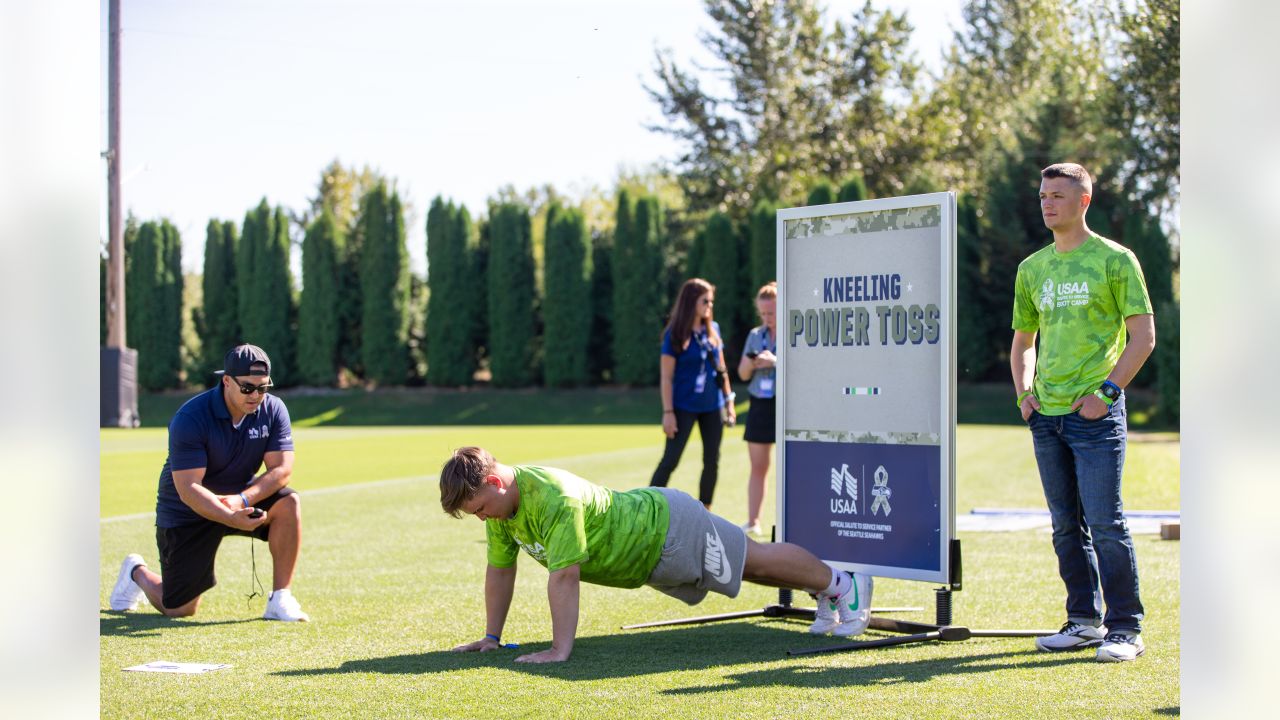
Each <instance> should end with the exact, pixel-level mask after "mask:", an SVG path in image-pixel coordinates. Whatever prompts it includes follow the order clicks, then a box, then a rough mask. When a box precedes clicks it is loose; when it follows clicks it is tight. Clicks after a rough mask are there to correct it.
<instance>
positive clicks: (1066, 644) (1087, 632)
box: [1036, 620, 1107, 652]
mask: <svg viewBox="0 0 1280 720" xmlns="http://www.w3.org/2000/svg"><path fill="white" fill-rule="evenodd" d="M1106 634H1107V628H1106V626H1100V627H1094V626H1092V625H1081V624H1080V623H1078V622H1072V621H1071V620H1068V621H1066V622H1065V623H1063V624H1062V629H1061V630H1059V631H1058V632H1057V633H1056V634H1054V635H1045V636H1043V637H1038V638H1036V649H1037V650H1039V651H1041V652H1064V651H1067V650H1082V649H1084V648H1091V647H1097V646H1098V645H1101V644H1102V638H1103V637H1104V636H1105V635H1106Z"/></svg>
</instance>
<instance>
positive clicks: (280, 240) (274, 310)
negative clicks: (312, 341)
mask: <svg viewBox="0 0 1280 720" xmlns="http://www.w3.org/2000/svg"><path fill="white" fill-rule="evenodd" d="M288 223H289V220H288V218H287V217H286V216H285V214H284V210H283V209H281V208H276V209H275V210H274V211H273V210H272V209H271V206H270V205H268V204H267V200H266V198H263V199H262V201H261V202H259V203H258V206H257V207H256V208H254V209H253V210H250V211H249V212H248V213H247V214H246V215H245V218H244V233H243V236H242V237H241V238H240V242H239V245H238V247H237V252H236V292H237V297H236V302H237V305H239V307H240V330H241V337H240V338H239V341H240V342H247V343H252V344H254V345H257V346H259V347H261V348H262V349H263V350H265V351H266V352H267V354H268V355H269V356H271V381H272V382H273V383H274V384H276V385H290V384H292V383H293V382H294V380H295V375H296V372H295V370H294V354H295V346H294V324H295V322H296V317H297V312H296V311H295V310H294V307H293V303H294V300H293V275H292V274H291V273H290V272H289V249H290V244H289V225H288ZM224 352H225V348H224Z"/></svg>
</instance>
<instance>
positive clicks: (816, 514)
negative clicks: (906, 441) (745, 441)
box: [784, 440, 942, 572]
mask: <svg viewBox="0 0 1280 720" xmlns="http://www.w3.org/2000/svg"><path fill="white" fill-rule="evenodd" d="M786 443H787V449H786V464H787V467H786V477H787V502H786V537H785V538H784V539H785V540H786V541H787V542H792V543H797V544H799V545H801V546H803V547H805V548H807V549H808V550H809V551H810V552H812V553H814V554H815V555H817V556H818V557H820V558H822V559H823V560H833V561H838V562H849V563H864V564H868V565H886V566H891V567H901V568H913V569H917V570H924V571H932V572H937V571H939V570H940V568H939V567H938V565H939V561H940V558H941V553H940V550H939V548H940V542H941V538H942V513H941V510H940V508H939V503H940V502H941V499H940V497H939V493H940V492H941V490H940V487H941V480H940V478H939V476H938V466H939V458H940V453H941V450H940V448H938V447H937V446H936V445H875V444H870V443H831V442H813V441H808V440H788V441H786Z"/></svg>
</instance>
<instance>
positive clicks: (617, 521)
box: [485, 465, 670, 588]
mask: <svg viewBox="0 0 1280 720" xmlns="http://www.w3.org/2000/svg"><path fill="white" fill-rule="evenodd" d="M513 469H514V470H515V473H516V487H517V488H519V489H520V506H519V507H518V508H517V509H516V514H515V517H512V518H511V519H510V520H496V519H492V518H491V519H489V520H486V521H485V531H486V534H487V536H488V540H489V564H490V565H492V566H494V567H511V566H512V565H514V564H515V562H516V555H517V554H518V553H519V550H520V548H524V550H525V552H527V553H529V555H530V556H532V557H533V559H534V560H537V561H538V562H539V563H541V564H542V565H543V567H545V568H547V569H548V570H550V571H553V572H554V571H556V570H560V569H562V568H566V567H569V566H571V565H580V568H579V570H580V572H581V577H582V580H583V581H584V582H589V583H594V584H596V585H609V586H612V587H623V588H634V587H640V586H641V585H643V584H644V582H645V581H646V580H648V579H649V574H650V573H651V572H653V568H654V567H656V566H657V564H658V560H659V558H661V556H662V545H663V543H665V542H666V539H667V525H668V522H669V519H670V516H669V511H668V508H667V499H666V498H665V497H663V496H662V493H660V492H658V491H657V490H654V489H653V488H639V489H636V490H628V491H627V492H618V491H615V490H610V489H609V488H605V487H600V486H599V485H595V484H592V483H589V482H587V481H586V480H583V479H582V478H580V477H578V476H577V475H574V474H573V473H571V472H568V471H566V470H559V469H557V468H547V467H535V466H532V465H517V466H515V467H514V468H513Z"/></svg>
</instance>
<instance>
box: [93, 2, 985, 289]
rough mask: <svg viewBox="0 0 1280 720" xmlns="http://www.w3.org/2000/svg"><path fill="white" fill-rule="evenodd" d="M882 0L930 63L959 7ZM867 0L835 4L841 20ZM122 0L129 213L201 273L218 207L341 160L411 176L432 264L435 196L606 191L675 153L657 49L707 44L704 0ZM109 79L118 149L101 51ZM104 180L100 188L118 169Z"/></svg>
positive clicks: (305, 186) (294, 189) (413, 228)
mask: <svg viewBox="0 0 1280 720" xmlns="http://www.w3.org/2000/svg"><path fill="white" fill-rule="evenodd" d="M875 4H876V5H877V6H879V7H892V8H894V9H895V10H906V11H907V12H908V16H909V18H910V19H911V20H912V22H913V23H914V24H915V26H916V28H917V29H916V33H915V37H914V44H915V50H916V54H917V57H918V58H919V59H921V60H923V61H924V62H925V63H926V64H928V65H930V66H933V67H936V66H937V65H938V63H939V60H940V58H941V55H942V50H943V47H944V45H945V44H948V43H949V42H950V39H951V30H952V29H953V28H954V27H956V26H958V24H959V21H960V6H961V1H960V0H877V2H876V3H875ZM860 5H861V2H856V3H855V2H830V3H828V4H827V7H828V13H829V16H830V15H831V14H839V15H841V16H847V15H848V14H849V13H851V12H852V11H853V9H854V8H856V7H859V6H860ZM101 7H102V39H103V57H104V58H105V53H106V8H107V4H106V1H105V0H102V3H101ZM122 7H123V15H122V25H123V28H124V38H123V46H122V47H123V58H122V66H123V67H122V76H123V97H122V100H121V110H122V113H123V115H122V127H123V138H122V152H121V155H122V159H123V166H122V168H123V170H122V172H123V178H124V186H123V194H124V201H125V206H126V207H127V208H129V209H131V210H132V211H133V212H134V213H135V214H136V215H138V216H139V217H140V218H143V219H151V218H158V217H168V218H169V219H170V220H172V221H173V222H174V224H175V225H177V227H178V229H179V230H180V231H181V233H182V238H183V250H184V252H183V266H184V268H185V269H186V270H187V271H189V272H199V270H200V266H201V263H202V255H201V252H202V246H203V241H204V227H205V224H206V223H207V222H208V220H209V219H210V218H220V219H229V220H235V221H237V222H240V221H241V220H243V217H244V213H245V211H246V210H248V209H249V208H250V207H252V206H254V205H256V204H257V202H258V201H259V200H260V199H261V198H262V197H263V196H266V197H267V199H268V201H269V202H271V203H272V204H273V205H274V204H283V205H285V206H288V207H295V208H300V207H302V206H303V205H304V204H305V202H306V199H307V198H308V197H309V196H310V195H311V194H312V193H313V192H314V189H315V185H316V182H317V180H318V178H319V174H320V170H321V168H323V167H324V166H325V165H326V164H328V163H329V161H331V160H333V159H334V158H337V159H339V160H341V161H342V162H343V163H344V164H346V165H356V166H360V165H364V164H368V165H370V166H372V167H375V168H378V169H380V170H381V171H382V172H383V173H385V174H386V175H388V176H391V177H394V178H396V179H397V182H398V188H399V190H400V192H401V195H402V197H403V198H404V199H406V200H407V201H408V202H409V203H410V204H411V205H412V206H413V208H414V214H413V216H412V217H410V218H409V227H408V244H409V250H410V258H411V263H412V267H413V269H414V271H415V272H419V273H421V272H422V271H423V269H424V266H425V255H426V252H425V246H424V232H423V225H424V222H425V212H426V208H427V207H428V206H429V204H430V202H431V199H432V198H433V197H435V196H436V195H437V194H444V195H445V196H446V197H450V198H452V199H454V200H455V201H459V202H462V203H464V204H466V205H467V207H468V208H469V209H471V210H472V213H473V214H476V213H478V212H479V211H482V210H483V207H484V204H485V201H486V199H487V198H488V197H489V196H490V195H492V194H493V193H494V192H495V191H497V190H498V189H499V188H500V187H502V186H504V185H507V184H512V185H514V186H515V187H516V188H517V189H519V190H523V189H526V188H529V187H532V186H535V185H541V184H544V183H552V184H553V185H555V187H556V188H557V189H558V190H560V191H561V192H562V193H566V194H568V195H569V196H571V197H575V196H580V195H582V194H583V192H584V191H585V190H587V189H588V188H590V187H591V186H593V185H597V186H601V187H608V186H609V185H611V183H612V181H613V179H614V178H615V176H616V175H617V173H618V170H619V169H620V168H623V167H627V168H637V167H642V166H646V165H648V164H650V163H652V162H654V161H656V160H659V159H662V158H668V157H671V156H673V155H674V154H675V152H676V150H677V146H676V145H675V144H674V142H673V141H672V140H671V139H670V138H668V137H666V136H664V135H660V134H657V133H653V132H650V131H648V130H646V129H645V127H644V126H645V124H646V123H653V122H657V121H659V120H661V116H660V114H659V113H658V110H657V106H656V105H655V104H654V103H653V102H652V101H650V100H649V98H648V97H647V95H646V94H645V92H644V89H643V83H644V82H650V81H651V80H652V77H653V74H652V67H653V57H654V48H655V47H667V48H671V49H672V50H674V51H675V54H676V57H677V58H678V59H680V60H681V61H682V62H683V63H684V64H685V65H686V66H687V65H688V61H689V60H691V59H699V58H701V59H703V60H706V59H707V57H708V56H707V55H706V54H705V52H704V51H703V49H702V48H701V46H700V45H699V44H698V41H697V35H698V30H699V29H702V28H707V27H709V21H708V19H707V17H706V15H705V13H704V12H703V9H702V3H701V2H698V1H697V0H645V1H643V2H639V1H633V0H617V1H614V2H588V1H585V0H556V1H547V0H539V1H538V2H517V1H515V0H478V1H475V0H473V1H471V2H467V3H459V2H456V1H448V2H436V1H435V0H426V1H422V0H419V1H416V2H415V1H413V0H361V1H360V2H354V1H351V0H329V1H328V2H325V1H324V0H217V1H216V2H215V1H212V0H184V2H167V1H163V0H125V1H124V4H123V6H122ZM102 77H103V83H104V84H103V87H104V90H103V96H102V108H103V110H102V112H103V115H102V117H103V146H104V148H105V143H106V140H105V137H106V130H105V125H106V122H105V118H106V115H105V112H106V91H105V81H106V66H105V62H104V65H103V70H102ZM104 178H105V173H104ZM103 188H104V189H103V192H104V197H105V179H104V183H103ZM103 208H104V209H103V213H104V214H105V202H104V203H103ZM104 227H105V218H104Z"/></svg>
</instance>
